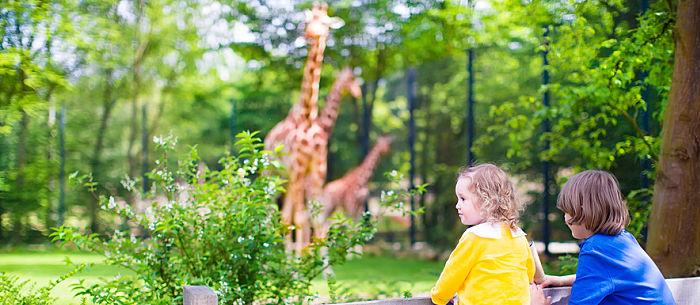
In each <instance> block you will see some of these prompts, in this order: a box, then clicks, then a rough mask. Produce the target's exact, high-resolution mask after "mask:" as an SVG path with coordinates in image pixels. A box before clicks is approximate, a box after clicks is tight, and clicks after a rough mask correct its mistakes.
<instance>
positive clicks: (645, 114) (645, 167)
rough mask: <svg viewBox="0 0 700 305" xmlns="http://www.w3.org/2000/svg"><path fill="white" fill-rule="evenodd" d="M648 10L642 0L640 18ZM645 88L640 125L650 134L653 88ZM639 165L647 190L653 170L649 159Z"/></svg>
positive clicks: (643, 77)
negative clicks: (649, 173)
mask: <svg viewBox="0 0 700 305" xmlns="http://www.w3.org/2000/svg"><path fill="white" fill-rule="evenodd" d="M648 9H649V0H642V2H641V4H640V8H639V10H640V16H641V15H644V13H646V11H647V10H648ZM647 76H649V72H648V71H642V72H641V73H640V74H639V79H640V81H641V82H642V83H643V82H644V81H645V80H646V78H647ZM643 86H644V87H643V89H642V100H644V102H645V103H646V109H644V110H643V111H642V121H641V123H640V125H641V126H640V127H641V128H642V130H643V131H644V132H645V133H647V134H650V133H651V127H650V115H649V114H650V113H651V111H652V110H651V88H649V85H648V84H646V85H643ZM639 165H640V167H641V171H640V174H639V175H640V177H639V178H640V186H641V187H642V188H647V187H649V186H650V185H651V181H649V178H647V175H646V174H645V173H646V172H647V171H649V170H650V169H651V162H650V160H649V159H648V158H643V159H641V160H640V161H639Z"/></svg>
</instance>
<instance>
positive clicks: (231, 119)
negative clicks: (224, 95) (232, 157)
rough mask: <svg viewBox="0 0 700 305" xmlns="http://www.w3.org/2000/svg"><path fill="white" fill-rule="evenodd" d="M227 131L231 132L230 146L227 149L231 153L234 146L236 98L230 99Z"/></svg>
mask: <svg viewBox="0 0 700 305" xmlns="http://www.w3.org/2000/svg"><path fill="white" fill-rule="evenodd" d="M229 132H230V133H231V135H230V136H231V147H229V151H230V152H231V154H233V151H234V149H235V146H236V100H235V99H231V116H230V117H229Z"/></svg>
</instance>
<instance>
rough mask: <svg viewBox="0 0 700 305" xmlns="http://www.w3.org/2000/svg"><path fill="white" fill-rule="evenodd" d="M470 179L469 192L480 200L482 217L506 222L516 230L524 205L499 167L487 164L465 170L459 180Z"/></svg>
mask: <svg viewBox="0 0 700 305" xmlns="http://www.w3.org/2000/svg"><path fill="white" fill-rule="evenodd" d="M463 178H469V180H470V181H471V183H470V185H469V190H470V191H472V192H474V194H476V196H477V197H478V198H479V199H480V209H481V214H482V215H481V216H482V217H483V218H484V220H486V221H489V222H504V223H507V224H508V226H510V227H511V228H513V229H515V228H516V227H517V225H518V217H519V216H520V209H521V207H522V205H521V204H520V203H519V202H518V201H516V200H515V188H514V187H513V183H512V182H511V181H510V180H509V179H508V175H507V174H506V173H505V172H504V171H503V170H502V169H500V168H499V167H498V166H496V165H493V164H489V163H485V164H480V165H476V166H471V167H468V168H464V169H462V170H461V171H460V172H459V177H458V179H463Z"/></svg>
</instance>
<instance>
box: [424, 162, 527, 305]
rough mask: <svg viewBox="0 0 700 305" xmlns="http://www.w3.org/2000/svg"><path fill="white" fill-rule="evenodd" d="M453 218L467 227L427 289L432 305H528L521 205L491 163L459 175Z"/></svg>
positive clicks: (498, 170) (509, 183) (503, 177)
mask: <svg viewBox="0 0 700 305" xmlns="http://www.w3.org/2000/svg"><path fill="white" fill-rule="evenodd" d="M455 193H456V195H457V205H456V208H457V214H458V215H459V219H460V221H461V222H462V224H464V225H468V226H472V227H471V228H469V229H467V230H466V232H464V234H463V235H462V237H461V238H460V240H459V244H458V245H457V247H456V248H455V249H454V250H453V251H452V254H450V258H449V259H448V260H447V263H446V264H445V268H444V269H443V271H442V274H440V279H438V281H437V283H436V284H435V287H433V289H432V291H431V299H432V301H433V303H435V304H437V305H445V304H446V303H448V302H450V300H451V299H452V297H453V296H454V294H455V292H456V293H457V295H458V305H468V304H504V305H506V304H517V305H523V304H529V303H530V294H529V284H530V283H531V282H532V279H533V276H534V272H535V270H534V261H533V259H532V256H531V255H530V248H529V247H528V242H527V240H526V238H525V233H524V232H523V231H522V230H521V229H520V228H519V227H518V226H517V222H518V216H519V213H520V207H521V205H520V204H519V203H518V202H517V201H516V200H515V191H514V188H513V184H512V183H511V182H510V180H509V179H508V176H507V175H506V173H505V172H503V170H501V169H500V168H498V167H497V166H495V165H493V164H482V165H478V166H474V167H470V168H468V169H466V170H463V171H461V172H460V173H459V178H458V179H457V185H456V186H455Z"/></svg>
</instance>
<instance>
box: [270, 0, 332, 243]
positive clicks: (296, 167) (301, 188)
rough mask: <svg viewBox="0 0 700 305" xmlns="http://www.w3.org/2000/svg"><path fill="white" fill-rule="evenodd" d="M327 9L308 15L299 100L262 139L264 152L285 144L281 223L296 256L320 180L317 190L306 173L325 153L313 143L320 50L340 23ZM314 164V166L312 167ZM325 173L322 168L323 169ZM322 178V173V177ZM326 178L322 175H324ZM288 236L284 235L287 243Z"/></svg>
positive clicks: (307, 236)
mask: <svg viewBox="0 0 700 305" xmlns="http://www.w3.org/2000/svg"><path fill="white" fill-rule="evenodd" d="M327 10H328V6H327V5H325V4H314V7H313V9H312V10H311V12H310V13H308V14H307V23H306V29H305V37H306V38H307V41H308V44H309V51H308V57H307V61H306V65H305V66H304V75H303V80H302V85H301V93H300V96H299V101H298V102H297V103H296V104H295V105H294V106H293V107H292V109H291V110H290V112H289V115H288V118H287V119H285V120H284V121H283V122H282V123H281V125H280V124H278V126H275V128H273V130H271V131H270V133H269V134H268V137H266V139H265V147H266V149H273V148H274V147H272V146H273V145H278V143H279V142H281V143H282V144H284V147H285V149H286V150H287V151H286V152H287V154H286V156H285V157H283V158H282V163H283V164H285V165H286V166H287V171H288V173H289V175H288V177H287V178H288V184H287V193H286V194H285V196H284V200H283V203H282V221H283V222H284V223H285V224H289V225H294V233H295V237H296V238H295V244H294V248H295V250H296V252H297V253H301V251H302V249H303V247H304V246H306V245H307V244H308V243H309V242H310V241H311V220H310V214H309V211H308V209H307V208H306V199H307V198H308V199H313V198H316V197H317V196H318V194H320V191H321V188H322V186H323V182H324V181H323V180H321V184H320V185H318V186H317V187H311V186H309V185H312V186H315V185H316V183H310V182H308V181H307V176H308V175H309V173H311V172H314V171H319V168H318V166H316V165H317V164H320V163H318V162H311V160H312V159H313V156H314V154H318V153H319V152H321V151H325V149H326V147H325V145H320V144H319V143H314V140H315V139H318V138H319V136H318V134H319V133H321V132H323V128H322V127H321V125H320V124H319V123H318V122H317V118H318V95H319V81H320V78H321V68H322V65H323V51H324V50H325V47H326V39H327V37H328V34H329V31H330V28H332V27H335V26H337V25H338V24H340V23H341V22H342V20H340V19H339V18H331V17H329V16H328V14H327ZM312 164H313V165H312ZM323 164H325V163H323ZM323 172H324V173H325V168H323ZM324 175H325V174H324ZM324 177H325V176H324ZM290 241H291V236H290V235H288V236H287V242H288V244H289V242H290Z"/></svg>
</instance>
